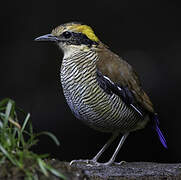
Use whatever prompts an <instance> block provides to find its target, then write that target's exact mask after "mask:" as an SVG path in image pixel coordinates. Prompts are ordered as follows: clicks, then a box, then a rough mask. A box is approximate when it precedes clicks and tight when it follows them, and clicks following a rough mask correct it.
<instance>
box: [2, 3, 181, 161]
mask: <svg viewBox="0 0 181 180" xmlns="http://www.w3.org/2000/svg"><path fill="white" fill-rule="evenodd" d="M0 18H1V25H0V34H1V43H0V50H1V51H0V52H1V53H0V83H1V85H0V99H2V98H4V97H10V98H12V99H14V100H15V101H16V102H17V105H18V106H19V107H21V108H23V109H24V110H25V111H26V112H30V113H31V118H32V121H33V125H34V128H35V131H36V132H38V131H42V130H46V131H51V132H53V133H54V134H55V135H56V136H57V137H58V138H59V140H60V144H61V145H60V147H56V145H54V143H53V142H52V141H51V140H50V139H48V137H42V138H41V141H40V143H39V146H37V147H36V149H35V150H36V151H37V152H41V153H51V154H52V155H53V156H54V157H57V158H59V159H60V160H66V161H70V160H72V159H79V158H84V159H85V158H89V159H90V158H92V157H93V156H94V155H95V154H96V153H97V152H98V150H99V149H100V148H101V147H102V146H103V144H104V143H105V142H106V141H107V139H108V138H109V136H110V134H103V133H99V132H96V131H94V130H92V129H89V128H88V127H86V126H85V125H84V124H82V123H81V122H80V121H78V120H76V119H75V117H74V116H73V115H72V114H71V112H70V110H69V108H68V106H67V104H66V102H65V98H64V96H63V93H62V88H61V84H60V78H59V69H60V65H61V59H62V56H63V54H62V53H61V52H60V51H59V50H58V48H57V47H56V46H54V45H52V44H49V43H37V42H34V41H33V39H34V38H36V37H38V36H40V35H44V34H47V33H50V32H51V30H52V29H53V28H54V27H56V26H57V25H60V24H62V23H66V22H70V21H81V22H84V23H87V24H89V25H91V26H92V27H93V29H94V30H95V32H96V34H97V36H98V37H99V38H100V39H101V40H102V41H103V42H104V43H105V44H107V45H108V46H109V47H110V48H111V49H112V50H113V51H114V52H116V53H118V54H119V55H120V56H122V57H124V58H125V59H127V60H128V62H129V63H130V64H131V65H133V67H134V68H135V69H136V71H137V72H138V74H139V75H140V78H141V80H142V84H143V87H144V89H145V91H146V92H147V93H148V94H149V96H150V97H151V99H152V101H153V103H154V105H155V109H156V110H157V112H158V113H159V117H160V121H161V128H162V130H163V131H164V134H165V137H166V139H167V142H168V147H169V148H168V150H165V149H164V148H163V147H162V146H161V144H160V142H159V140H158V138H157V135H156V133H155V132H154V131H153V130H152V128H146V129H144V130H140V131H137V132H134V133H131V135H130V136H129V137H128V139H127V141H126V142H125V144H124V146H123V148H122V149H121V151H120V153H119V155H118V157H117V161H120V160H126V161H158V162H179V160H180V156H181V155H180V152H181V140H180V137H181V132H180V128H181V121H180V97H181V95H180V91H181V84H180V82H181V81H180V80H181V77H180V76H181V72H180V66H181V27H180V22H181V20H180V19H181V8H179V6H178V4H176V3H174V2H173V1H172V3H169V2H166V1H164V2H163V3H161V2H159V1H156V2H154V1H149V0H147V1H130V0H125V1H120V2H119V1H98V0H97V1H61V0H57V1H11V2H8V1H6V2H4V3H3V4H1V11H0ZM116 143H118V141H117V142H116ZM116 145H117V144H113V146H112V148H111V149H109V150H108V152H107V153H106V154H105V155H104V157H103V159H102V160H107V159H108V156H110V155H111V153H112V151H113V149H114V148H115V146H116Z"/></svg>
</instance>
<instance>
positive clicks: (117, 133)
mask: <svg viewBox="0 0 181 180" xmlns="http://www.w3.org/2000/svg"><path fill="white" fill-rule="evenodd" d="M118 135H119V132H116V133H114V134H113V135H112V136H111V138H110V139H109V140H108V141H107V142H106V144H105V145H104V146H103V147H102V149H101V150H100V151H99V152H98V153H97V154H96V156H95V157H94V158H93V159H92V161H93V162H95V163H96V162H97V160H98V159H99V157H100V156H101V155H102V153H103V152H104V151H105V150H106V149H107V148H108V147H109V146H110V145H111V143H112V142H113V141H114V140H115V139H116V138H117V137H118Z"/></svg>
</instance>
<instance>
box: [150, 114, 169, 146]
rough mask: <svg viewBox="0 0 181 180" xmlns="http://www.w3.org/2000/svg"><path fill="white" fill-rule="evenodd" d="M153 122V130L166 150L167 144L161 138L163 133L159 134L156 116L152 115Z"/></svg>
mask: <svg viewBox="0 0 181 180" xmlns="http://www.w3.org/2000/svg"><path fill="white" fill-rule="evenodd" d="M153 120H154V122H155V123H154V129H155V130H156V132H157V134H158V137H159V139H160V142H161V143H162V145H163V146H164V147H165V148H166V149H167V148H168V147H167V142H166V140H165V138H164V136H163V133H162V132H161V130H160V128H159V120H158V116H157V115H156V114H154V116H153Z"/></svg>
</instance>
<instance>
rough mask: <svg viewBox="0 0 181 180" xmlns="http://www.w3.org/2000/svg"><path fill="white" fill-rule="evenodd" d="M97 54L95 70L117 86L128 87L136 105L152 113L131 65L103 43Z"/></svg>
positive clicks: (151, 107)
mask: <svg viewBox="0 0 181 180" xmlns="http://www.w3.org/2000/svg"><path fill="white" fill-rule="evenodd" d="M98 54H99V60H98V61H97V64H96V67H97V70H98V71H99V72H100V73H101V74H102V75H103V76H106V77H108V78H109V79H110V80H111V81H112V82H113V83H114V84H117V85H118V86H119V87H126V88H128V90H129V91H130V92H131V93H132V94H133V96H134V98H135V101H136V104H137V105H138V106H141V107H142V108H144V109H145V110H146V111H148V112H151V113H154V112H155V111H154V108H153V104H152V102H151V101H150V99H149V97H148V96H147V94H146V93H145V92H144V90H143V89H142V86H141V83H140V79H139V77H138V75H137V73H136V72H135V71H134V70H133V68H132V67H131V65H129V64H128V63H127V62H126V61H124V60H123V59H121V58H120V57H119V56H118V55H116V54H115V53H113V52H111V51H110V50H109V49H108V48H107V47H106V46H104V45H103V44H101V45H100V47H99V51H98Z"/></svg>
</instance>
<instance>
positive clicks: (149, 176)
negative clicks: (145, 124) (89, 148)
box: [0, 160, 181, 180]
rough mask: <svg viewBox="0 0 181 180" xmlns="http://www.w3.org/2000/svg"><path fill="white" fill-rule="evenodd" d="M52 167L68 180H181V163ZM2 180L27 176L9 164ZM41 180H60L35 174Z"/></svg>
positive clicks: (0, 176) (59, 164) (63, 164)
mask: <svg viewBox="0 0 181 180" xmlns="http://www.w3.org/2000/svg"><path fill="white" fill-rule="evenodd" d="M47 162H48V163H49V164H51V166H53V167H54V168H55V169H57V170H59V171H60V172H61V173H62V174H64V176H65V177H67V180H118V179H119V180H181V163H178V164H160V163H151V162H126V163H124V164H122V165H119V164H114V165H112V166H104V165H100V166H95V165H90V164H86V163H74V164H73V165H71V166H70V165H69V163H68V162H60V161H58V160H47ZM0 169H1V170H0V180H21V179H24V177H25V174H24V173H23V172H22V171H21V170H19V169H18V168H16V167H13V166H11V165H9V163H7V164H4V165H3V166H0ZM35 174H36V175H37V176H38V178H39V180H59V178H57V177H55V176H53V175H51V173H50V174H49V177H45V176H44V175H43V174H42V173H40V172H39V171H37V172H35Z"/></svg>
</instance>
